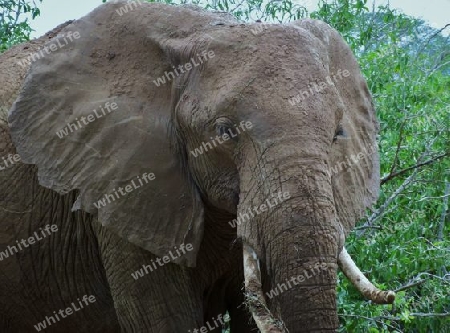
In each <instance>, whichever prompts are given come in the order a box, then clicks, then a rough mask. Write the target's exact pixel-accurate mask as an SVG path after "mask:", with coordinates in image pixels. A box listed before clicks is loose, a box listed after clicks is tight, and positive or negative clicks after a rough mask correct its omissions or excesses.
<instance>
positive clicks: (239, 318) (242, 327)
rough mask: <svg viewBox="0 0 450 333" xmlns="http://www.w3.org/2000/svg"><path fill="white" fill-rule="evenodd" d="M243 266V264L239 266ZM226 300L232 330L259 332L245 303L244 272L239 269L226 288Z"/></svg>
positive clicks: (245, 332) (237, 332)
mask: <svg viewBox="0 0 450 333" xmlns="http://www.w3.org/2000/svg"><path fill="white" fill-rule="evenodd" d="M238 267H240V268H242V267H243V266H242V265H240V266H238ZM226 295H227V298H226V302H227V307H228V313H229V315H230V319H231V320H230V332H231V333H247V332H258V328H257V327H256V324H255V321H254V320H253V317H252V315H251V313H250V312H249V311H248V308H247V305H246V304H245V296H244V274H243V272H242V270H239V271H238V272H237V273H236V274H235V275H234V276H233V277H232V278H231V280H230V281H229V283H228V285H227V289H226Z"/></svg>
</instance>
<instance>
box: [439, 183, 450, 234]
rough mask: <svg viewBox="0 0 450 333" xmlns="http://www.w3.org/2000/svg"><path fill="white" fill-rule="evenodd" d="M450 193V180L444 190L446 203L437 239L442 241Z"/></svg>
mask: <svg viewBox="0 0 450 333" xmlns="http://www.w3.org/2000/svg"><path fill="white" fill-rule="evenodd" d="M449 195H450V182H446V184H445V191H444V205H443V207H442V213H441V221H440V223H439V229H438V235H437V240H438V241H442V240H443V239H444V226H445V217H446V216H447V210H448V196H449Z"/></svg>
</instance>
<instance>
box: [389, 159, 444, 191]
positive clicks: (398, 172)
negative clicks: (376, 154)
mask: <svg viewBox="0 0 450 333" xmlns="http://www.w3.org/2000/svg"><path fill="white" fill-rule="evenodd" d="M446 156H450V152H446V153H444V154H441V155H437V156H435V157H433V158H432V159H430V160H428V161H425V162H422V163H418V164H416V165H413V166H410V167H409V168H406V169H403V170H400V171H397V172H396V173H393V174H389V175H388V176H386V177H384V178H382V179H381V181H380V185H384V184H385V183H387V182H388V181H390V180H392V179H393V178H395V177H398V176H401V175H403V174H405V173H406V172H408V171H411V170H414V169H418V168H420V167H423V166H425V165H428V164H431V163H433V162H436V161H438V160H440V159H442V158H444V157H446Z"/></svg>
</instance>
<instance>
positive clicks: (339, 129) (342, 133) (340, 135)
mask: <svg viewBox="0 0 450 333" xmlns="http://www.w3.org/2000/svg"><path fill="white" fill-rule="evenodd" d="M345 137H346V134H345V131H344V128H343V127H342V125H341V124H339V126H338V127H337V129H336V132H335V133H334V137H333V143H335V142H336V141H337V139H339V138H345Z"/></svg>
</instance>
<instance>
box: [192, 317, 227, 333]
mask: <svg viewBox="0 0 450 333" xmlns="http://www.w3.org/2000/svg"><path fill="white" fill-rule="evenodd" d="M216 320H218V321H219V323H220V325H219V323H217V321H216ZM212 321H213V322H214V326H212V325H210V323H209V321H207V322H206V325H205V326H202V327H200V328H195V329H194V330H192V331H191V330H188V333H207V332H210V331H213V330H215V329H216V328H220V327H224V326H225V323H226V322H228V321H230V316H229V315H228V313H227V314H225V315H224V316H223V315H222V314H219V315H218V316H217V318H214V317H213V318H212Z"/></svg>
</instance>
